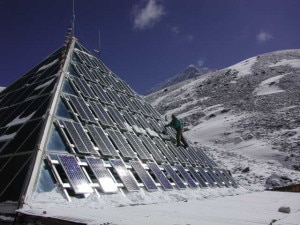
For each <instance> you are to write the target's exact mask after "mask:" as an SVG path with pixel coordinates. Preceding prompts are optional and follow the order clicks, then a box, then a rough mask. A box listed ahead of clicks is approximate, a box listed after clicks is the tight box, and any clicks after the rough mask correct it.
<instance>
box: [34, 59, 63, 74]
mask: <svg viewBox="0 0 300 225" xmlns="http://www.w3.org/2000/svg"><path fill="white" fill-rule="evenodd" d="M57 62H58V59H55V60H53V61H52V62H50V63H48V64H46V65H43V66H41V67H40V68H39V69H38V71H37V72H40V71H42V70H45V69H47V68H49V67H51V66H53V65H54V64H55V63H57Z"/></svg>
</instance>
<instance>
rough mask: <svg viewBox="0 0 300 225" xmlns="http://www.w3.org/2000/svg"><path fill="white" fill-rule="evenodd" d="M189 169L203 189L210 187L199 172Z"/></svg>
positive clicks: (190, 167) (192, 168) (189, 167)
mask: <svg viewBox="0 0 300 225" xmlns="http://www.w3.org/2000/svg"><path fill="white" fill-rule="evenodd" d="M188 169H189V171H190V173H191V175H192V176H193V177H194V178H195V179H196V180H197V181H198V183H199V186H200V187H203V188H206V187H208V182H207V181H206V180H205V179H204V178H203V177H202V176H201V175H200V174H198V173H197V171H196V170H195V169H194V167H192V166H188Z"/></svg>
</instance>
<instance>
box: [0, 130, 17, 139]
mask: <svg viewBox="0 0 300 225" xmlns="http://www.w3.org/2000/svg"><path fill="white" fill-rule="evenodd" d="M16 134H17V133H16V132H15V133H12V134H5V135H2V136H0V141H6V140H10V139H13V138H14V137H15V136H16Z"/></svg>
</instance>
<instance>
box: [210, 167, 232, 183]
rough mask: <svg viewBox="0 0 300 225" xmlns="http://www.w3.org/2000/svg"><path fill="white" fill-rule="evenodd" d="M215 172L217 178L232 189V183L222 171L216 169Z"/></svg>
mask: <svg viewBox="0 0 300 225" xmlns="http://www.w3.org/2000/svg"><path fill="white" fill-rule="evenodd" d="M213 171H214V172H215V174H216V176H218V177H219V179H220V180H221V182H222V183H223V184H224V185H225V186H227V187H230V186H232V185H231V182H230V181H229V180H228V179H227V177H226V176H225V175H224V174H223V173H222V172H221V171H220V169H217V168H214V169H213Z"/></svg>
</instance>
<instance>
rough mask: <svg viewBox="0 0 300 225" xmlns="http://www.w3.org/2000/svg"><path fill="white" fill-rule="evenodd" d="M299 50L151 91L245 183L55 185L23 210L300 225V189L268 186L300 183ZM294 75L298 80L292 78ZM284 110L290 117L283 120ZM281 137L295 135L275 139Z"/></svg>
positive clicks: (136, 224)
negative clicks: (99, 190)
mask: <svg viewBox="0 0 300 225" xmlns="http://www.w3.org/2000/svg"><path fill="white" fill-rule="evenodd" d="M298 55H300V53H299V51H286V52H284V53H274V54H270V55H264V56H257V57H253V58H250V59H248V60H245V61H243V62H241V63H239V64H236V65H235V66H232V67H230V68H228V69H231V70H227V69H225V70H224V71H219V72H215V73H212V74H210V75H207V76H206V75H203V76H201V77H200V78H197V79H194V80H192V81H188V82H182V83H180V84H176V85H175V86H173V87H170V88H168V90H167V92H165V91H161V92H159V93H158V94H157V93H154V94H153V96H152V104H153V105H155V106H159V107H160V109H161V110H162V111H163V113H165V114H166V115H168V117H169V115H170V114H172V113H175V114H177V115H178V117H179V118H184V119H185V121H187V124H188V126H187V131H186V132H185V133H184V134H185V135H186V136H187V137H188V139H189V140H190V141H191V142H193V143H195V144H199V145H200V146H201V147H203V148H204V150H205V152H206V154H208V155H209V156H210V157H212V158H213V159H214V160H215V161H216V162H217V163H218V164H220V165H221V167H222V168H223V167H225V168H227V169H229V170H230V171H231V172H232V175H233V177H234V178H235V180H236V181H237V182H238V183H239V184H240V186H239V188H237V189H235V188H207V189H196V190H193V189H189V188H188V189H186V190H180V191H176V190H173V191H156V192H147V191H140V192H134V193H129V194H126V197H125V196H124V195H123V194H122V193H118V194H111V195H101V196H100V197H96V196H95V195H93V196H89V197H87V198H86V199H73V200H72V202H67V201H66V199H65V198H64V197H63V195H62V194H61V192H60V191H59V190H53V191H52V192H48V193H40V194H38V193H36V194H35V195H34V196H33V197H32V198H31V199H30V200H29V201H26V203H25V205H24V207H23V208H22V209H21V210H20V212H22V213H25V214H34V215H39V216H42V217H49V216H50V217H56V218H62V219H67V220H75V221H80V222H85V223H87V224H115V225H140V224H145V225H157V224H161V225H200V224H201V225H219V224H220V225H256V224H264V225H271V224H272V225H300V195H299V193H287V192H271V191H265V188H266V187H268V186H276V185H285V184H290V183H300V172H299V171H296V170H292V169H291V167H289V166H285V162H286V161H288V160H289V158H287V157H290V158H292V157H294V158H295V155H297V154H298V153H297V151H296V150H297V146H298V147H299V146H300V145H298V144H299V140H300V139H299V137H300V129H299V126H298V127H297V126H296V125H295V124H296V123H297V120H296V119H294V118H295V117H294V115H297V116H298V115H299V113H298V111H297V109H299V99H298V98H296V97H295V96H297V95H296V94H297V93H298V92H299V88H297V87H296V84H297V82H298V80H299V79H298V76H299V75H297V74H299V73H298V72H297V71H298V69H299V67H300V60H299V57H298ZM297 57H298V58H297ZM287 64H288V65H287ZM226 71H227V72H226ZM290 73H292V74H290ZM291 77H292V78H291ZM290 78H291V79H292V81H293V82H287V81H288V80H287V79H290ZM287 84H288V85H287ZM291 88H292V89H291ZM278 95H283V96H282V97H281V98H278ZM274 96H275V97H274ZM257 97H258V98H257ZM259 97H265V98H266V99H267V97H270V98H268V99H267V100H266V101H264V102H262V103H263V105H261V104H258V100H259V101H263V100H264V99H261V98H259ZM272 97H274V98H272ZM276 97H277V98H276ZM282 101H285V102H286V103H287V104H282ZM259 103H260V102H259ZM269 112H272V113H274V114H270V115H269V114H268V113H269ZM281 112H284V113H286V115H289V116H290V118H289V119H288V120H284V122H281V120H278V121H277V120H276V118H277V116H280V115H281V114H280V113H281ZM253 115H256V117H253ZM274 115H275V116H274ZM267 116H269V117H267ZM261 117H263V120H261V119H262V118H261ZM274 118H275V119H274ZM249 121H250V122H251V123H250V122H249ZM252 121H255V122H256V123H253V124H254V125H252ZM273 123H274V124H273ZM277 123H282V125H281V126H277ZM287 123H289V126H287V127H286V126H285V125H287ZM237 124H238V125H237ZM241 125H243V126H241ZM252 128H253V129H252ZM281 128H282V129H281ZM276 129H277V130H276ZM278 137H280V138H284V137H286V140H289V141H290V142H287V143H282V142H280V143H279V144H282V145H277V146H276V145H274V143H275V142H276V140H277V138H278ZM282 140H283V139H282ZM283 144H286V146H287V147H289V148H287V147H286V148H284V146H285V145H283ZM292 150H293V151H294V150H295V151H294V152H293V155H294V156H292V154H291V152H289V151H292ZM298 150H299V149H298ZM295 159H296V158H295ZM293 163H296V162H295V161H294V162H293ZM295 165H296V164H295ZM270 177H271V178H272V179H270ZM282 206H287V207H290V209H291V211H290V213H282V212H278V209H279V208H280V207H282Z"/></svg>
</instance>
